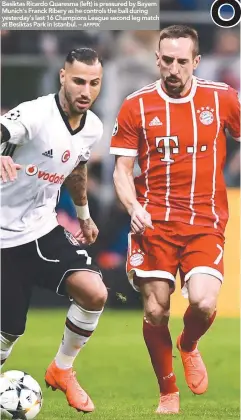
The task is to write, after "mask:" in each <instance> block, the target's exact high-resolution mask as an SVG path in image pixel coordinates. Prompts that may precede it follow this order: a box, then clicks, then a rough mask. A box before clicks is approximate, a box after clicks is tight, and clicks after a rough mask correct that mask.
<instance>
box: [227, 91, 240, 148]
mask: <svg viewBox="0 0 241 420" xmlns="http://www.w3.org/2000/svg"><path fill="white" fill-rule="evenodd" d="M226 128H227V129H228V131H229V133H230V135H231V136H232V137H234V138H235V139H236V140H239V139H240V102H239V98H238V92H237V91H236V90H235V89H233V88H231V87H229V89H228V100H227V120H226Z"/></svg>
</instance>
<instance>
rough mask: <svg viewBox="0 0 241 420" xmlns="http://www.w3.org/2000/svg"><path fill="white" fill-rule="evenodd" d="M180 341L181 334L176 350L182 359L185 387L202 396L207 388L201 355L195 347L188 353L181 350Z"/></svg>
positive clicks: (204, 367) (206, 376) (205, 370)
mask: <svg viewBox="0 0 241 420" xmlns="http://www.w3.org/2000/svg"><path fill="white" fill-rule="evenodd" d="M180 340H181V334H180V335H179V337H178V338H177V348H178V350H179V351H180V355H181V358H182V364H183V367H184V372H185V378H186V382H187V385H188V387H189V388H190V390H191V391H192V392H193V393H194V394H204V392H206V391H207V388H208V374H207V369H206V366H205V364H204V362H203V360H202V357H201V354H200V352H199V350H198V348H197V347H196V348H195V350H193V351H190V352H186V351H184V350H182V349H181V345H180Z"/></svg>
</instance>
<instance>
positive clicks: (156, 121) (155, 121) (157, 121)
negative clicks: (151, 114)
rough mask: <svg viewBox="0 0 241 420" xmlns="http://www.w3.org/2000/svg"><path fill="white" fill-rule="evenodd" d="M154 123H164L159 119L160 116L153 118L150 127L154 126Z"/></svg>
mask: <svg viewBox="0 0 241 420" xmlns="http://www.w3.org/2000/svg"><path fill="white" fill-rule="evenodd" d="M154 125H162V122H161V121H160V120H159V118H158V117H155V118H153V120H152V121H151V122H150V124H149V127H153V126H154Z"/></svg>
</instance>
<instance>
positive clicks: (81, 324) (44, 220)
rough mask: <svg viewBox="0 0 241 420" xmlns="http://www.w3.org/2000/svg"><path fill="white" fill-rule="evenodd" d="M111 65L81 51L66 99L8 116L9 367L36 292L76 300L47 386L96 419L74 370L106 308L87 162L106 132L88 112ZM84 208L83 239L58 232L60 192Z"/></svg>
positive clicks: (5, 270)
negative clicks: (95, 257)
mask: <svg viewBox="0 0 241 420" xmlns="http://www.w3.org/2000/svg"><path fill="white" fill-rule="evenodd" d="M101 81H102V62H101V60H100V58H99V57H98V54H97V53H96V52H95V51H94V50H92V49H88V48H80V49H74V50H72V51H70V52H69V54H68V55H67V57H66V60H65V63H64V67H63V68H62V69H61V70H60V84H61V88H60V91H59V93H58V94H50V95H47V96H43V97H39V98H37V99H36V100H32V101H29V102H24V103H21V104H20V105H19V106H17V107H16V108H14V109H12V110H11V111H9V112H8V113H7V114H5V115H4V116H2V117H1V165H0V168H1V215H0V220H1V257H2V285H1V286H2V289H1V307H2V313H1V330H2V331H1V338H0V342H1V361H2V363H3V362H4V361H5V360H6V359H7V358H8V356H9V354H10V353H11V351H12V348H13V345H14V343H15V342H16V341H17V339H18V338H19V337H20V336H21V335H23V333H24V330H25V323H26V316H27V312H28V308H29V303H30V298H31V292H32V288H33V286H34V285H38V286H40V287H44V288H47V289H50V290H52V291H55V292H56V293H57V294H59V295H62V296H63V295H67V296H69V297H70V298H71V299H72V303H71V305H70V308H69V311H68V314H67V317H66V324H65V329H64V335H63V340H62V342H61V344H60V347H59V350H58V353H57V355H56V357H55V359H54V360H53V361H52V363H51V364H50V365H49V367H48V368H47V371H46V375H45V381H46V383H47V385H48V386H51V387H52V388H53V389H60V390H61V391H63V392H64V393H65V394H66V398H67V400H68V403H69V404H70V405H71V406H72V407H74V408H76V409H77V410H79V411H83V412H90V411H93V410H94V404H93V402H92V401H91V399H90V397H89V396H88V395H87V394H86V392H85V391H84V390H83V389H82V388H81V387H80V385H79V384H78V382H77V380H76V377H75V372H74V371H73V368H72V367H73V362H74V360H75V358H76V356H77V354H78V353H79V351H80V350H81V348H82V347H83V346H84V345H85V344H86V342H87V341H88V340H89V338H90V336H91V334H92V333H93V331H94V330H95V328H96V327H97V324H98V321H99V318H100V315H101V313H102V311H103V307H104V304H105V302H106V299H107V290H106V287H105V285H104V283H103V281H102V276H101V272H100V270H99V268H98V267H97V266H96V265H95V264H94V263H93V262H92V260H91V257H90V256H89V255H88V253H87V251H86V250H85V249H83V246H82V247H81V243H82V244H84V245H87V244H91V243H93V242H94V241H95V240H96V237H97V235H98V228H97V227H96V225H95V223H94V222H93V220H92V219H91V217H90V213H89V208H88V200H87V165H86V163H87V161H88V159H89V157H90V150H91V148H92V146H93V145H94V143H95V142H97V141H99V140H100V138H101V137H102V133H103V126H102V123H101V121H100V120H99V118H98V117H97V116H96V115H95V114H94V113H93V112H92V111H90V110H89V108H90V107H91V105H92V104H93V102H94V101H95V100H96V98H97V97H98V95H99V92H100V88H101ZM62 183H64V184H65V185H66V187H67V189H68V190H69V192H70V194H71V196H72V198H73V201H74V203H75V206H76V211H77V215H78V219H79V230H78V231H77V232H76V233H75V235H71V234H70V233H69V232H67V231H66V230H65V229H64V228H63V227H62V226H59V225H58V221H57V218H56V212H55V207H56V203H57V201H58V197H59V193H60V188H61V184H62Z"/></svg>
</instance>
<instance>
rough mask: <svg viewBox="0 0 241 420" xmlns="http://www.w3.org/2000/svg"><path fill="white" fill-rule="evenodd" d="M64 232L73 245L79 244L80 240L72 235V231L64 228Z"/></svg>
mask: <svg viewBox="0 0 241 420" xmlns="http://www.w3.org/2000/svg"><path fill="white" fill-rule="evenodd" d="M64 234H65V236H66V238H67V239H68V241H69V243H70V244H71V245H74V246H78V245H79V242H78V241H77V239H75V237H74V236H73V235H72V233H70V232H68V231H67V230H65V229H64Z"/></svg>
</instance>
